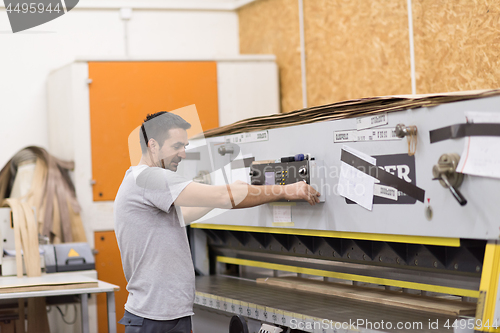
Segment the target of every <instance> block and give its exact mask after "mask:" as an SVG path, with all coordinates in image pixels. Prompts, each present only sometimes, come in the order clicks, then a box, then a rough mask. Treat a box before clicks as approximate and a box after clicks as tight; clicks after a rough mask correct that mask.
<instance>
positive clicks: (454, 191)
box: [441, 173, 467, 206]
mask: <svg viewBox="0 0 500 333" xmlns="http://www.w3.org/2000/svg"><path fill="white" fill-rule="evenodd" d="M441 179H442V180H443V181H444V183H445V184H446V186H447V187H448V188H449V189H450V192H451V194H452V195H453V197H455V199H457V201H458V203H459V204H460V206H465V205H466V204H467V199H465V197H464V196H463V195H462V193H460V191H459V190H458V189H456V188H455V187H453V186H451V184H450V182H449V180H448V177H446V175H445V174H444V173H443V174H441Z"/></svg>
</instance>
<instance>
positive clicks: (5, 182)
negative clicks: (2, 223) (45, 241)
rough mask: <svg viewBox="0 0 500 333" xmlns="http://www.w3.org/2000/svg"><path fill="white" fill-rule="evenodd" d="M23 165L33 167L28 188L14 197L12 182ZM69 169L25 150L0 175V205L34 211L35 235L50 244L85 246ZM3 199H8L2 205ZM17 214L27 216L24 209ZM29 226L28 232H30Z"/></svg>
mask: <svg viewBox="0 0 500 333" xmlns="http://www.w3.org/2000/svg"><path fill="white" fill-rule="evenodd" d="M26 163H31V164H32V165H33V167H34V171H33V172H32V181H31V185H28V187H29V189H28V191H27V193H26V194H24V193H22V194H21V193H19V191H17V192H18V193H15V192H16V188H15V186H14V185H15V184H14V179H15V178H16V173H17V170H18V167H21V166H22V165H23V164H26ZM73 168H74V163H73V162H67V161H62V160H59V159H57V158H56V157H54V156H51V155H50V154H49V153H48V152H47V151H46V150H45V149H43V148H40V147H27V148H25V149H23V150H21V151H20V152H19V153H17V154H16V155H15V156H14V157H13V158H12V159H11V160H10V161H9V162H8V163H7V164H6V165H5V166H4V168H3V169H2V170H1V171H0V202H3V205H4V206H5V205H10V204H12V203H13V202H14V203H17V204H14V206H16V207H18V206H19V205H21V206H23V205H24V206H25V207H27V208H29V210H31V208H34V210H35V212H36V218H37V223H38V227H37V229H38V232H39V233H40V234H41V235H43V236H46V237H49V239H50V242H51V243H52V244H57V243H61V242H86V236H85V231H84V229H83V224H82V220H81V218H80V210H81V208H80V205H79V204H78V201H77V200H76V194H75V188H74V186H73V183H72V182H71V179H70V177H69V173H68V172H69V170H72V169H73ZM7 198H10V199H9V200H8V201H7V200H5V201H4V199H7ZM11 207H12V206H11ZM13 210H14V208H13ZM16 210H17V209H16ZM18 211H19V212H25V213H26V212H27V210H26V209H24V208H23V209H22V210H18ZM28 215H31V213H30V214H25V215H24V216H25V218H26V219H30V217H28ZM18 218H20V219H21V220H20V223H21V226H22V222H23V216H22V214H21V213H19V216H18ZM29 222H30V221H28V225H27V228H28V229H29V228H31V225H30V224H29ZM21 228H22V227H21ZM21 232H22V229H21ZM38 232H37V233H38ZM21 238H22V234H21Z"/></svg>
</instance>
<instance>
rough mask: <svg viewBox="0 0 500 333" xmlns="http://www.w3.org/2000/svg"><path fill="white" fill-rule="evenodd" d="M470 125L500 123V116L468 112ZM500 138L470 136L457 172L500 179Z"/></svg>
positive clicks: (467, 116) (467, 117)
mask: <svg viewBox="0 0 500 333" xmlns="http://www.w3.org/2000/svg"><path fill="white" fill-rule="evenodd" d="M465 116H466V119H467V122H468V123H500V115H499V114H496V113H486V112H466V113H465ZM498 147H500V137H495V136H470V137H468V138H466V139H465V147H464V151H463V153H462V155H461V157H460V162H459V163H458V166H457V171H458V172H461V173H466V174H469V175H474V176H483V177H494V178H500V150H499V148H498Z"/></svg>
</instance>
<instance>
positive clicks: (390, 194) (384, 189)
mask: <svg viewBox="0 0 500 333" xmlns="http://www.w3.org/2000/svg"><path fill="white" fill-rule="evenodd" d="M373 195H374V196H377V197H382V198H386V199H391V200H394V201H398V190H397V189H395V188H394V187H390V186H385V185H379V184H375V185H373Z"/></svg>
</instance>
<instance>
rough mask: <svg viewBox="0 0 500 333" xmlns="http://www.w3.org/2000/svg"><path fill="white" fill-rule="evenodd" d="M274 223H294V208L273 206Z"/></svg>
mask: <svg viewBox="0 0 500 333" xmlns="http://www.w3.org/2000/svg"><path fill="white" fill-rule="evenodd" d="M273 222H274V223H287V222H288V223H290V222H292V206H290V205H273Z"/></svg>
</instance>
